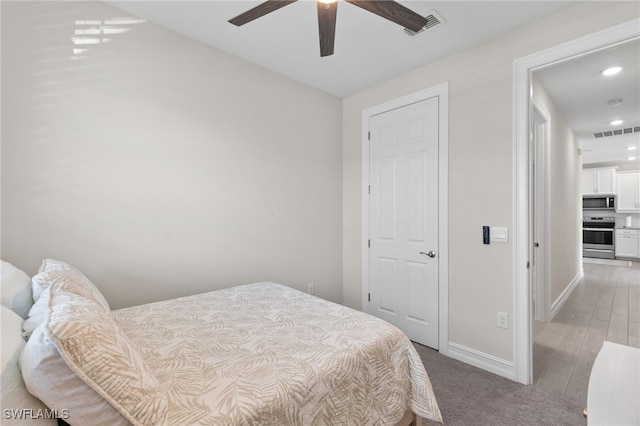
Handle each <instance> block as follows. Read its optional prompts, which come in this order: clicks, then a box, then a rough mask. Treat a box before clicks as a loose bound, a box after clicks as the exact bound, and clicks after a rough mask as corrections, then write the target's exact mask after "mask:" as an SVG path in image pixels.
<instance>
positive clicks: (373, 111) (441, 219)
mask: <svg viewBox="0 0 640 426" xmlns="http://www.w3.org/2000/svg"><path fill="white" fill-rule="evenodd" d="M433 97H438V230H439V235H438V272H439V274H438V275H439V276H438V346H439V349H438V350H439V352H440V353H441V354H443V355H447V354H448V352H449V82H445V83H442V84H439V85H437V86H433V87H430V88H427V89H424V90H420V91H418V92H415V93H411V94H409V95H406V96H402V97H400V98H396V99H392V100H390V101H387V102H384V103H382V104H379V105H375V106H372V107H369V108H367V109H365V110H363V111H362V246H361V247H362V262H361V263H362V310H363V311H364V312H367V313H370V312H369V308H370V303H369V301H368V294H369V290H370V282H369V247H368V240H369V185H370V182H369V136H368V135H369V120H370V118H371V117H373V116H374V115H378V114H382V113H384V112H387V111H391V110H394V109H398V108H402V107H404V106H407V105H411V104H414V103H417V102H421V101H424V100H427V99H430V98H433Z"/></svg>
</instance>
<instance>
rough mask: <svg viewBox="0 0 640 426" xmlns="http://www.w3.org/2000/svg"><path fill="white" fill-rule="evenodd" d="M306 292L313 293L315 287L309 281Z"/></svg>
mask: <svg viewBox="0 0 640 426" xmlns="http://www.w3.org/2000/svg"><path fill="white" fill-rule="evenodd" d="M307 292H308V293H309V294H315V292H316V289H315V287H314V286H313V283H309V285H308V286H307Z"/></svg>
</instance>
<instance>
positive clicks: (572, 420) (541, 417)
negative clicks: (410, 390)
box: [414, 344, 587, 426]
mask: <svg viewBox="0 0 640 426" xmlns="http://www.w3.org/2000/svg"><path fill="white" fill-rule="evenodd" d="M414 346H415V347H416V349H417V351H418V353H419V354H420V358H421V359H422V362H423V363H424V366H425V368H426V370H427V373H428V374H429V378H430V379H431V385H432V386H433V391H434V392H435V395H436V399H437V400H438V405H439V406H440V411H441V412H442V417H443V424H444V425H446V426H503V425H504V426H514V425H517V426H538V425H540V426H551V425H553V426H560V425H567V426H578V425H586V424H587V419H586V418H585V417H584V416H583V415H582V410H583V408H584V407H582V406H581V405H580V404H579V403H577V402H575V401H572V400H569V399H567V398H565V397H564V396H562V395H561V394H556V393H551V392H550V391H547V390H545V389H542V388H538V387H535V386H526V385H522V384H520V383H516V382H514V381H511V380H509V379H505V378H504V377H500V376H497V375H495V374H493V373H489V372H488V371H484V370H481V369H479V368H476V367H473V366H471V365H468V364H465V363H463V362H460V361H457V360H455V359H453V358H449V357H446V356H443V355H440V353H439V352H438V351H435V350H433V349H431V348H427V347H425V346H421V345H418V344H414ZM427 424H428V425H431V424H432V423H427Z"/></svg>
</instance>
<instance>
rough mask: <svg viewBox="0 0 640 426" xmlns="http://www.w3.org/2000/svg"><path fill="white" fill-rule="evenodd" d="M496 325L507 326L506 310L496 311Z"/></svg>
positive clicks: (507, 316) (507, 315)
mask: <svg viewBox="0 0 640 426" xmlns="http://www.w3.org/2000/svg"><path fill="white" fill-rule="evenodd" d="M498 327H500V328H509V314H508V313H506V312H498Z"/></svg>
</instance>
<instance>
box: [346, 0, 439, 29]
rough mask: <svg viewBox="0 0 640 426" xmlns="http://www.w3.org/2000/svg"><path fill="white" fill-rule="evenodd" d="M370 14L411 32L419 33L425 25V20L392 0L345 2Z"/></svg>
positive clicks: (351, 0)
mask: <svg viewBox="0 0 640 426" xmlns="http://www.w3.org/2000/svg"><path fill="white" fill-rule="evenodd" d="M345 1H346V2H347V3H351V4H353V5H356V6H358V7H361V8H363V9H365V10H368V11H369V12H371V13H375V14H376V15H378V16H381V17H383V18H385V19H388V20H389V21H391V22H395V23H396V24H398V25H401V26H403V27H406V28H409V29H411V30H413V31H416V32H417V31H420V30H421V29H422V27H424V26H425V25H427V22H428V21H427V18H424V17H422V16H420V15H418V14H417V13H416V12H414V11H413V10H411V9H408V8H406V7H404V6H403V5H401V4H400V3H398V2H396V1H392V0H345Z"/></svg>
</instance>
